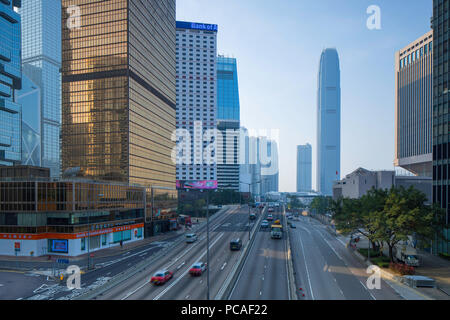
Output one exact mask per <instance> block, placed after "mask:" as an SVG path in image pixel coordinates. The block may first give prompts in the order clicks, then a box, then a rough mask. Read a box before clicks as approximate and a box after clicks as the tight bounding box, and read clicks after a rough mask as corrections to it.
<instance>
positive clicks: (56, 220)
mask: <svg viewBox="0 0 450 320" xmlns="http://www.w3.org/2000/svg"><path fill="white" fill-rule="evenodd" d="M49 175H50V172H49V169H43V168H37V167H26V166H21V167H0V255H17V256H42V255H47V254H48V255H62V256H78V255H82V254H86V253H88V252H93V251H97V250H101V249H105V248H109V247H113V246H117V245H120V243H128V242H134V241H139V240H143V239H144V236H152V235H154V234H157V233H159V232H163V231H168V230H169V227H168V225H169V219H172V218H176V201H177V199H176V197H175V198H173V197H171V196H170V193H167V191H164V190H158V192H156V190H154V191H155V192H152V188H146V187H143V186H130V185H127V184H122V183H113V182H98V181H89V180H83V179H79V178H76V177H73V178H69V179H63V180H56V179H52V178H50V177H49ZM152 206H153V209H152ZM88 239H90V240H88ZM88 246H89V248H88Z"/></svg>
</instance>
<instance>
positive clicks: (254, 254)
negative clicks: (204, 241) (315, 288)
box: [230, 208, 290, 300]
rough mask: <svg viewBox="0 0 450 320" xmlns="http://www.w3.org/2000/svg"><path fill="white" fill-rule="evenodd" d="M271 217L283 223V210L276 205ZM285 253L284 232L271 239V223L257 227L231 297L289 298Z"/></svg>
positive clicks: (255, 298)
mask: <svg viewBox="0 0 450 320" xmlns="http://www.w3.org/2000/svg"><path fill="white" fill-rule="evenodd" d="M273 218H274V220H277V219H279V220H281V222H282V223H283V221H284V214H283V210H282V209H281V208H279V209H278V208H276V209H275V212H274V213H273ZM287 254H288V248H287V241H286V235H283V238H282V239H272V238H271V236H270V227H269V228H267V229H260V231H259V232H258V233H257V234H256V238H255V241H254V243H253V246H252V247H251V249H250V252H249V254H248V257H247V259H246V261H245V264H244V267H243V269H242V271H241V273H240V275H239V278H238V280H237V282H236V284H235V287H234V288H233V290H232V292H231V296H230V299H231V300H260V299H262V300H289V299H290V296H289V287H288V274H287Z"/></svg>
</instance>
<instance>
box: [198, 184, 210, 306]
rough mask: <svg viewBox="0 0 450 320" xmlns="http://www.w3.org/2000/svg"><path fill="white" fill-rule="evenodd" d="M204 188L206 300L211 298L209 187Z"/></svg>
mask: <svg viewBox="0 0 450 320" xmlns="http://www.w3.org/2000/svg"><path fill="white" fill-rule="evenodd" d="M203 190H206V266H207V268H206V300H209V299H210V296H209V268H210V265H209V189H200V192H203Z"/></svg>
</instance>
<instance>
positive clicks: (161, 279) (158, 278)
mask: <svg viewBox="0 0 450 320" xmlns="http://www.w3.org/2000/svg"><path fill="white" fill-rule="evenodd" d="M172 277H173V272H170V271H168V270H161V271H158V272H156V273H155V274H154V275H153V277H152V278H151V279H150V283H153V284H155V285H159V284H164V283H166V282H167V281H169V280H170V279H172Z"/></svg>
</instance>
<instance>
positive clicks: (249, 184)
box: [239, 181, 261, 241]
mask: <svg viewBox="0 0 450 320" xmlns="http://www.w3.org/2000/svg"><path fill="white" fill-rule="evenodd" d="M239 182H240V183H242V184H246V185H248V193H249V194H250V195H251V192H250V186H251V185H252V184H253V183H252V182H250V183H248V182H242V181H239ZM256 183H261V181H257V182H255V184H256ZM250 229H251V228H250V202H249V203H248V240H249V241H250Z"/></svg>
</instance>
